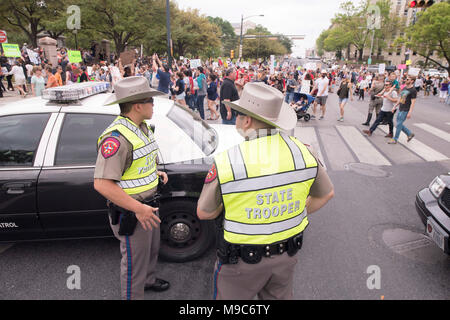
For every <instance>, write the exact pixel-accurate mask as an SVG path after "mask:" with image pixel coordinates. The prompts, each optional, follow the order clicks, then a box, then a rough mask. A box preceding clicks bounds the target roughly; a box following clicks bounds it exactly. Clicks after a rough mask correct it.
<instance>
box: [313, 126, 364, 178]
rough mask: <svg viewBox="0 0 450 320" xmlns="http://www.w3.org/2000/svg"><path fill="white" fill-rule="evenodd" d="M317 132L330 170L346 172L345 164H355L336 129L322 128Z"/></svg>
mask: <svg viewBox="0 0 450 320" xmlns="http://www.w3.org/2000/svg"><path fill="white" fill-rule="evenodd" d="M318 130H319V135H320V138H321V139H320V140H321V141H322V143H323V150H324V153H325V154H326V156H327V160H328V164H329V167H330V168H332V169H333V170H346V169H345V165H346V164H349V163H353V162H356V159H355V158H354V157H353V155H352V153H351V152H350V150H349V149H348V147H347V145H346V144H345V142H344V141H343V140H342V139H341V137H340V136H339V134H338V133H337V132H336V128H334V127H322V128H318Z"/></svg>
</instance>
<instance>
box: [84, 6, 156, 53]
mask: <svg viewBox="0 0 450 320" xmlns="http://www.w3.org/2000/svg"><path fill="white" fill-rule="evenodd" d="M80 2H81V4H80V7H81V11H82V13H81V14H82V32H83V30H84V29H87V30H89V31H94V33H95V34H98V35H100V36H101V37H105V38H107V39H110V40H111V41H112V42H113V44H114V47H115V50H116V54H117V55H119V54H120V53H121V52H123V51H124V50H125V48H126V47H127V46H128V45H139V44H140V42H142V40H143V39H144V37H145V34H146V32H148V30H149V29H150V28H151V27H152V22H153V21H154V20H153V18H154V17H153V14H152V13H153V12H154V11H153V7H155V6H158V4H161V1H157V0H127V1H116V0H96V1H92V0H80Z"/></svg>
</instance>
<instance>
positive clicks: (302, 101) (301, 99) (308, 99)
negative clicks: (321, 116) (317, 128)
mask: <svg viewBox="0 0 450 320" xmlns="http://www.w3.org/2000/svg"><path fill="white" fill-rule="evenodd" d="M314 100H315V98H314V97H313V96H312V95H309V94H305V93H295V94H294V102H293V103H292V104H291V105H292V107H293V108H294V110H295V113H297V120H300V119H302V118H303V119H304V120H305V121H309V120H310V119H311V115H310V114H309V113H308V109H309V106H310V105H311V103H313V102H314Z"/></svg>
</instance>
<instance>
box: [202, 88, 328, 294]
mask: <svg viewBox="0 0 450 320" xmlns="http://www.w3.org/2000/svg"><path fill="white" fill-rule="evenodd" d="M283 98H284V97H283V94H282V93H281V92H279V91H278V90H277V89H275V88H273V87H270V86H268V85H266V84H263V83H248V84H247V85H246V86H245V87H244V90H243V92H242V95H241V98H240V100H238V101H234V102H225V103H226V104H227V105H228V106H229V107H231V108H233V109H234V110H236V111H237V112H238V116H237V119H236V129H237V130H238V131H239V133H240V134H241V135H242V136H243V137H244V138H245V141H244V142H242V143H241V144H239V145H237V146H235V147H232V148H230V149H228V150H226V151H224V152H222V153H219V154H218V155H216V156H215V158H214V164H213V165H212V167H211V169H210V170H209V172H208V174H207V176H206V179H205V183H204V186H203V190H202V193H201V195H200V198H199V201H198V206H197V215H198V217H199V218H200V219H216V221H217V222H218V223H217V224H218V226H219V230H220V232H219V233H218V247H217V261H216V264H215V269H214V274H213V294H214V299H226V300H229V299H239V300H241V299H242V300H250V299H253V298H254V297H255V296H258V297H259V298H260V299H292V297H293V275H294V270H295V265H296V263H297V257H296V253H297V252H298V250H299V249H300V248H301V246H302V243H303V233H304V230H305V228H306V227H307V225H308V223H309V222H308V217H307V215H309V214H311V213H313V212H315V211H317V210H319V209H320V208H321V207H323V206H324V205H325V204H326V203H327V202H328V201H329V200H330V199H331V198H332V197H333V196H334V188H333V185H332V183H331V181H330V179H329V177H328V175H327V173H326V171H325V169H324V168H323V166H322V164H321V163H320V161H319V160H318V158H317V157H316V156H314V154H313V153H312V152H311V151H310V150H309V149H308V147H307V146H305V145H304V144H303V143H301V142H300V141H299V140H297V139H296V138H294V137H291V136H288V135H287V134H285V133H283V132H281V131H279V129H283V130H285V131H289V130H292V129H293V128H294V127H295V125H296V123H297V118H296V115H295V112H294V111H293V110H292V108H290V107H289V105H288V104H287V103H285V102H284V101H283ZM222 214H223V215H222Z"/></svg>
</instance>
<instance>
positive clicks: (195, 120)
mask: <svg viewBox="0 0 450 320" xmlns="http://www.w3.org/2000/svg"><path fill="white" fill-rule="evenodd" d="M167 117H168V118H169V119H170V120H172V121H173V122H174V123H175V124H176V125H177V126H178V127H180V128H181V130H183V131H184V132H185V133H186V134H187V135H188V136H189V137H190V138H191V139H192V141H194V143H195V144H196V145H197V146H198V147H199V148H200V149H201V150H202V151H203V153H204V154H205V155H206V156H209V155H211V154H212V153H213V152H214V151H215V150H216V148H217V145H218V136H217V132H216V130H214V129H213V128H211V127H210V126H209V125H208V124H207V123H206V122H205V121H202V119H201V118H200V117H199V116H198V115H197V114H196V113H195V112H193V111H191V110H190V109H187V108H186V107H183V106H181V105H179V104H176V103H175V104H174V105H173V106H172V108H171V109H170V111H169V112H168V113H167Z"/></svg>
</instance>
